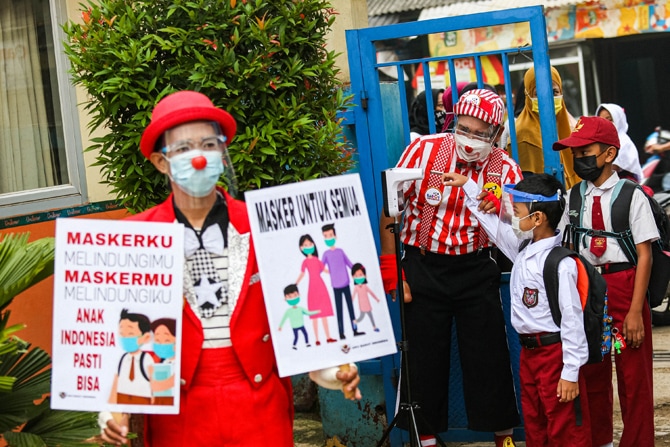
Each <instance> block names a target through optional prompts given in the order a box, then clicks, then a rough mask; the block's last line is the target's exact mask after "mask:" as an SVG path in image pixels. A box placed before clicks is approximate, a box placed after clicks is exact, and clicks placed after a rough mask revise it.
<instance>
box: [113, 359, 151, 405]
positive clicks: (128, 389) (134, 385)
mask: <svg viewBox="0 0 670 447" xmlns="http://www.w3.org/2000/svg"><path fill="white" fill-rule="evenodd" d="M142 357H144V361H143V363H144V365H143V366H144V372H145V373H146V374H147V376H148V375H149V365H153V364H154V359H153V358H152V357H151V354H149V353H148V352H147V353H146V354H144V355H142V351H140V352H138V353H137V354H136V355H132V354H130V353H127V354H124V355H123V359H121V370H120V371H119V380H118V381H117V382H116V392H117V393H121V394H129V395H131V396H140V397H151V385H150V384H149V381H148V380H147V379H145V378H144V375H143V374H142V369H141V367H140V359H141V358H142ZM132 362H134V363H135V369H134V371H133V374H134V380H133V381H131V380H130V365H131V363H132Z"/></svg>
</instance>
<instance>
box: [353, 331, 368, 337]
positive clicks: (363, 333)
mask: <svg viewBox="0 0 670 447" xmlns="http://www.w3.org/2000/svg"><path fill="white" fill-rule="evenodd" d="M359 335H365V332H359V331H354V336H356V337H357V336H359Z"/></svg>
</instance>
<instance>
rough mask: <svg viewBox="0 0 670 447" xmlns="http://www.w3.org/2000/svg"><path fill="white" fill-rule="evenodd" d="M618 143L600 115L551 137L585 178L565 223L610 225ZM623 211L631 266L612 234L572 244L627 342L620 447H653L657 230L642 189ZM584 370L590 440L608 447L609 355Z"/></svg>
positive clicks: (619, 362)
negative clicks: (599, 284)
mask: <svg viewBox="0 0 670 447" xmlns="http://www.w3.org/2000/svg"><path fill="white" fill-rule="evenodd" d="M619 145H620V142H619V136H618V133H617V130H616V127H615V126H614V124H613V123H612V122H611V121H608V120H606V119H604V118H600V117H597V116H592V117H587V116H583V117H581V118H580V119H579V121H578V122H577V125H576V126H575V129H574V130H573V131H572V133H571V134H570V136H569V137H568V138H565V139H563V140H560V141H557V142H556V143H554V145H553V149H554V150H563V149H565V148H570V150H571V151H572V155H573V158H574V166H575V172H576V173H577V174H578V175H579V176H580V177H581V178H582V179H584V181H585V182H586V183H585V185H584V186H585V191H584V200H583V205H582V210H577V209H575V210H572V209H569V210H567V211H568V212H567V213H566V214H565V215H564V216H563V222H562V223H563V224H566V225H567V223H569V221H570V219H569V215H575V216H579V215H580V214H581V225H582V226H583V227H584V228H585V229H589V230H605V231H608V232H611V231H613V227H612V216H611V212H610V206H611V203H612V197H613V196H614V193H615V191H617V185H618V183H619V181H620V178H619V175H618V174H617V173H616V171H615V170H614V169H613V164H614V163H615V161H616V159H617V155H618V151H619ZM581 186H582V184H581V183H578V184H576V185H575V186H574V187H573V188H572V189H571V190H570V191H569V193H568V203H570V202H569V197H570V196H571V195H572V194H580V191H581ZM597 207H599V208H600V210H601V212H600V213H598V212H597ZM568 208H569V207H568ZM628 210H629V211H628V223H629V228H630V230H631V232H632V236H633V241H634V243H635V250H636V252H637V264H636V265H635V266H634V265H632V264H630V263H629V261H628V258H627V257H626V255H625V254H624V252H623V250H622V249H621V247H620V246H619V244H618V242H617V240H616V239H614V238H607V237H591V236H590V235H588V234H587V235H585V236H584V238H583V239H580V241H579V243H578V244H575V249H576V250H579V252H580V253H581V254H582V255H583V256H584V257H585V258H586V259H587V260H588V261H589V262H591V264H593V265H595V266H598V268H599V270H600V271H601V273H602V275H603V278H605V281H606V282H607V290H608V312H609V313H610V314H611V316H612V330H613V331H614V329H617V330H618V331H619V332H620V333H621V334H623V336H624V338H625V340H626V343H627V348H625V349H622V350H621V354H619V353H617V354H616V356H617V359H616V373H617V384H618V391H619V402H620V405H621V418H622V420H623V426H624V429H623V433H622V435H621V440H620V441H619V447H654V396H653V390H654V384H653V359H652V355H653V351H652V349H653V347H652V341H651V312H650V310H649V304H648V303H647V299H646V295H647V288H648V285H649V274H650V272H651V243H652V242H653V241H655V240H656V239H658V230H657V228H656V224H655V222H654V216H653V214H652V212H651V207H650V206H649V201H648V200H647V198H646V197H645V196H644V193H643V192H642V191H641V190H635V191H634V193H633V196H632V199H631V203H630V205H629V207H628ZM583 372H584V376H585V379H586V383H587V390H588V393H589V402H590V403H591V405H592V407H591V408H592V412H591V422H592V427H593V430H592V434H593V445H594V446H595V447H599V446H611V445H612V438H613V396H612V395H613V386H612V358H611V354H609V353H608V354H607V355H605V357H604V359H603V362H601V363H594V364H590V365H587V366H586V367H585V368H584V371H583Z"/></svg>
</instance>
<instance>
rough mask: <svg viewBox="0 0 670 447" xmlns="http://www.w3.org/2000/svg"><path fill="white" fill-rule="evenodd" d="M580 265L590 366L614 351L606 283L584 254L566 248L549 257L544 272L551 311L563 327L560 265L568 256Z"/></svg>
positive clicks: (580, 290)
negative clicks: (559, 285) (560, 302)
mask: <svg viewBox="0 0 670 447" xmlns="http://www.w3.org/2000/svg"><path fill="white" fill-rule="evenodd" d="M568 256H570V257H572V258H573V259H574V260H575V263H576V264H577V290H578V291H579V298H580V300H581V302H582V311H583V313H584V332H585V334H586V342H587V344H588V347H589V358H588V361H587V363H600V362H601V361H602V359H603V356H604V355H605V354H607V353H608V352H610V350H611V348H612V317H611V316H610V315H608V313H607V283H606V282H605V279H604V278H603V277H602V276H600V273H598V271H597V270H596V269H595V268H594V267H593V266H592V265H591V264H590V263H589V262H588V261H587V260H586V259H584V257H582V255H580V254H579V253H576V252H575V251H573V250H570V249H569V248H565V247H560V246H559V247H554V248H553V249H552V250H551V251H550V252H549V255H548V256H547V260H546V261H545V263H544V270H543V272H542V275H543V278H544V287H545V289H546V291H547V299H548V301H549V309H550V310H551V316H552V318H553V319H554V323H556V326H558V327H559V328H560V327H561V310H560V307H559V305H558V264H559V263H560V262H561V260H563V259H564V258H566V257H568Z"/></svg>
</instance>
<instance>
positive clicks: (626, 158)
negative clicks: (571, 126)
mask: <svg viewBox="0 0 670 447" xmlns="http://www.w3.org/2000/svg"><path fill="white" fill-rule="evenodd" d="M596 115H597V116H599V117H601V118H605V119H606V120H609V121H612V122H613V123H614V127H616V130H617V132H618V133H619V142H620V144H621V147H620V148H619V154H618V155H617V157H616V158H615V159H614V168H615V169H616V170H617V171H618V172H619V177H621V178H627V179H630V180H634V181H635V182H638V183H639V182H640V180H641V179H642V166H640V155H639V153H638V152H637V147H636V146H635V143H633V140H631V139H630V137H629V136H628V133H627V132H628V120H627V119H626V112H624V110H623V107H621V106H619V105H616V104H611V103H603V104H600V105H599V106H598V108H597V109H596Z"/></svg>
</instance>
